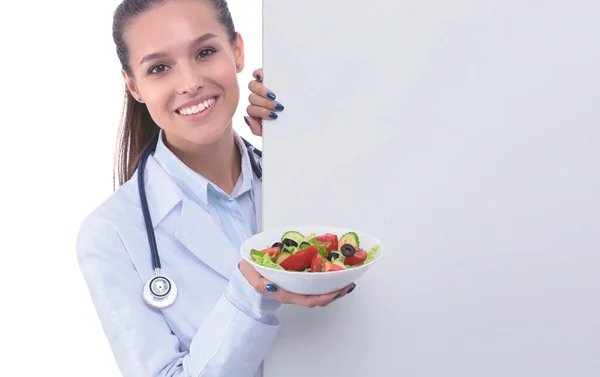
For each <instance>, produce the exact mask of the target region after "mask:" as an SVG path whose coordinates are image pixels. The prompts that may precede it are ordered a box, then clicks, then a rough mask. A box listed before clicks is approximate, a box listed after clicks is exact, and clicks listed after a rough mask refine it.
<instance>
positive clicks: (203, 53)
mask: <svg viewBox="0 0 600 377" xmlns="http://www.w3.org/2000/svg"><path fill="white" fill-rule="evenodd" d="M215 52H217V50H215V49H214V48H212V47H209V48H203V49H202V50H200V51H198V55H196V57H197V58H198V59H202V58H206V57H208V56H210V55H212V54H214V53H215Z"/></svg>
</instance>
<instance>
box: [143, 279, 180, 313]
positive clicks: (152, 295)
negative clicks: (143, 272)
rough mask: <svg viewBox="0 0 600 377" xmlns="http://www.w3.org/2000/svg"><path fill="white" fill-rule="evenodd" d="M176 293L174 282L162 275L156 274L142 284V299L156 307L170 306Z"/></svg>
mask: <svg viewBox="0 0 600 377" xmlns="http://www.w3.org/2000/svg"><path fill="white" fill-rule="evenodd" d="M177 293H178V292H177V285H176V284H175V282H174V281H173V280H172V279H170V278H168V277H166V276H164V275H160V274H156V275H155V276H153V277H151V278H150V279H148V280H147V281H146V284H144V292H143V296H144V300H145V301H146V302H147V303H148V305H150V306H153V307H155V308H157V309H164V308H166V307H168V306H171V305H172V304H173V303H174V302H175V299H176V298H177Z"/></svg>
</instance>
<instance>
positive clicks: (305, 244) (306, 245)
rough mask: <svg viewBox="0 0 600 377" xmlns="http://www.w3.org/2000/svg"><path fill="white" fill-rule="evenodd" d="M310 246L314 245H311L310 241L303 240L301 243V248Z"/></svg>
mask: <svg viewBox="0 0 600 377" xmlns="http://www.w3.org/2000/svg"><path fill="white" fill-rule="evenodd" d="M310 246H312V245H311V244H309V243H308V242H302V243H301V244H300V248H301V249H304V248H306V247H310Z"/></svg>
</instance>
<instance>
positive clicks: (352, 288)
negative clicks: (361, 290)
mask: <svg viewBox="0 0 600 377" xmlns="http://www.w3.org/2000/svg"><path fill="white" fill-rule="evenodd" d="M354 288H356V284H355V285H353V286H352V287H350V289H348V292H346V294H349V293H352V291H353V290H354Z"/></svg>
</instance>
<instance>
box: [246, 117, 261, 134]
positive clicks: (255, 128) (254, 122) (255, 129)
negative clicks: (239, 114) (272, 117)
mask: <svg viewBox="0 0 600 377" xmlns="http://www.w3.org/2000/svg"><path fill="white" fill-rule="evenodd" d="M244 121H245V122H246V124H247V125H248V127H250V131H252V134H254V135H256V136H262V119H260V118H252V117H244Z"/></svg>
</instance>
